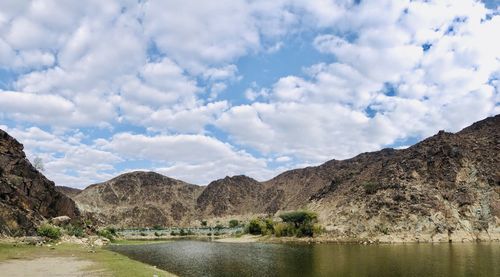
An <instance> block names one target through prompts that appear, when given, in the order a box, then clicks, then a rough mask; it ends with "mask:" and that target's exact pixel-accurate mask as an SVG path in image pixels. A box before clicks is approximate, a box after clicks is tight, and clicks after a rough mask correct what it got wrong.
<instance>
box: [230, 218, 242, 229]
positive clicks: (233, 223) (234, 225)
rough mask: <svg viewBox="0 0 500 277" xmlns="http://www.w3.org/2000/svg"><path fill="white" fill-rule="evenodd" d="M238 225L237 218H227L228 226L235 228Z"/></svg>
mask: <svg viewBox="0 0 500 277" xmlns="http://www.w3.org/2000/svg"><path fill="white" fill-rule="evenodd" d="M239 225H240V222H239V221H238V220H237V219H231V220H229V228H235V227H238V226H239Z"/></svg>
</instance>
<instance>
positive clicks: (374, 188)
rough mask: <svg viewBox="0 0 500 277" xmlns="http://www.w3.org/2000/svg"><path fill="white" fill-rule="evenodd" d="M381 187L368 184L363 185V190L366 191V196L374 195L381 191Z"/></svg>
mask: <svg viewBox="0 0 500 277" xmlns="http://www.w3.org/2000/svg"><path fill="white" fill-rule="evenodd" d="M381 187H382V186H381V185H380V184H377V183H374V182H366V183H364V184H363V188H364V190H365V193H366V194H374V193H376V192H377V191H378V190H379V189H381Z"/></svg>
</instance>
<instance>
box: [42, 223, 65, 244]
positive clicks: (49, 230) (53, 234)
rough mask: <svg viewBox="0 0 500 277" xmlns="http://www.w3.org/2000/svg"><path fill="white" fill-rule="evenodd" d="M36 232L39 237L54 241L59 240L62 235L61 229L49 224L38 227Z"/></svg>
mask: <svg viewBox="0 0 500 277" xmlns="http://www.w3.org/2000/svg"><path fill="white" fill-rule="evenodd" d="M36 231H37V234H38V235H39V236H42V237H46V238H49V239H52V240H56V239H59V238H60V237H61V234H62V232H61V229H59V227H56V226H53V225H50V224H48V223H45V224H42V225H40V227H38V229H37V230H36Z"/></svg>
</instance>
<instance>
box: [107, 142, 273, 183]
mask: <svg viewBox="0 0 500 277" xmlns="http://www.w3.org/2000/svg"><path fill="white" fill-rule="evenodd" d="M99 145H100V148H101V149H102V150H104V151H112V152H113V153H116V154H118V155H120V156H121V157H123V158H124V159H132V160H134V159H139V160H142V159H145V160H150V161H154V162H155V163H156V164H161V165H163V166H160V167H157V169H158V170H159V171H160V172H163V173H165V174H168V175H169V176H172V177H175V178H180V179H182V180H186V181H190V182H193V183H197V184H207V183H208V182H209V181H211V180H214V179H217V178H222V177H224V176H226V175H233V174H242V173H246V174H249V175H251V176H254V177H256V178H259V179H262V178H268V177H270V172H272V171H270V170H268V169H266V167H267V164H266V161H265V160H264V159H258V158H255V157H253V156H252V155H250V154H248V153H246V152H245V151H241V150H236V149H235V148H234V147H232V146H231V145H229V144H227V143H223V142H221V141H219V140H217V139H215V138H213V137H208V136H204V135H171V136H169V135H156V136H146V135H136V134H130V133H120V134H116V135H114V136H113V137H112V138H111V139H110V140H108V141H105V140H102V141H100V142H99Z"/></svg>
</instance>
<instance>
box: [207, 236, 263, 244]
mask: <svg viewBox="0 0 500 277" xmlns="http://www.w3.org/2000/svg"><path fill="white" fill-rule="evenodd" d="M260 238H262V236H252V235H244V236H241V237H239V238H236V237H228V238H221V239H216V240H215V241H216V242H232V243H249V242H258V241H259V239H260Z"/></svg>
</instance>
